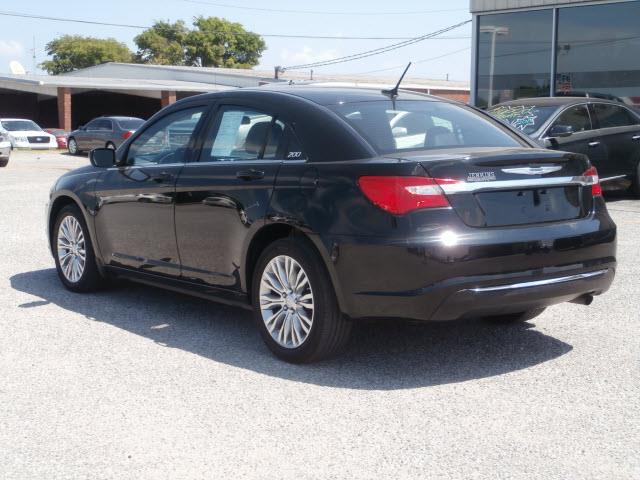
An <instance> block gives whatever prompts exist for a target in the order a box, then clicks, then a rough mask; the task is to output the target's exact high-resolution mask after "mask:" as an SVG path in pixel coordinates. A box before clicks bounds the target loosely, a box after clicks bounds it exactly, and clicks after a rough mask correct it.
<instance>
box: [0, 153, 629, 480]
mask: <svg viewBox="0 0 640 480" xmlns="http://www.w3.org/2000/svg"><path fill="white" fill-rule="evenodd" d="M86 162H87V159H86V158H84V157H71V156H68V155H66V154H57V153H36V152H15V154H14V156H13V158H12V159H11V162H10V164H9V166H8V167H7V168H3V169H0V209H1V212H0V232H1V233H2V236H1V239H2V243H1V245H2V249H1V250H0V251H1V253H2V259H1V260H0V332H1V334H0V478H2V479H48V480H50V479H65V480H67V479H89V478H95V479H111V478H114V479H128V478H131V479H156V478H157V479H164V478H171V479H182V478H203V479H204V478H206V479H216V478H220V479H231V478H256V479H272V478H273V479H298V480H301V479H307V478H308V479H324V478H331V479H377V478H394V479H396V478H416V479H425V478H451V479H467V478H488V479H501V478H558V479H569V478H576V479H578V478H579V479H586V478H593V479H632V478H636V479H637V478H640V334H639V331H640V311H639V310H640V308H639V307H640V280H639V279H640V257H639V255H638V252H639V250H640V200H634V199H633V198H631V197H628V196H624V195H616V196H609V197H608V203H609V208H610V211H611V215H612V216H613V218H614V219H615V221H616V223H617V224H618V227H619V247H618V261H619V268H618V272H617V277H616V280H615V282H614V284H613V286H612V288H611V290H610V291H609V292H608V293H607V294H605V295H604V296H601V297H597V298H596V299H595V301H594V302H593V304H592V305H591V306H589V307H585V306H581V305H574V304H564V305H560V306H556V307H553V308H550V309H548V310H547V311H546V312H545V313H544V314H543V315H541V316H540V317H538V318H536V319H534V320H532V321H530V322H527V323H524V324H520V325H509V326H500V325H491V324H486V323H483V322H479V321H464V322H453V323H431V324H412V323H409V322H395V321H394V322H389V321H388V322H374V323H366V324H362V325H359V326H358V327H357V328H356V329H355V332H354V334H353V338H352V339H351V342H350V343H349V345H348V348H347V350H346V352H345V353H344V354H343V355H342V356H341V357H339V358H336V359H334V360H331V361H328V362H323V363H318V364H313V365H306V366H293V365H289V364H286V363H283V362H281V361H278V360H277V359H275V358H274V357H273V356H272V355H271V354H270V353H269V352H268V351H267V349H266V347H265V346H264V345H263V343H262V341H261V339H260V338H259V335H258V333H257V331H256V330H255V328H254V327H253V325H252V319H251V317H250V315H249V314H248V313H247V312H245V311H242V310H237V309H233V308H230V307H225V306H221V305H217V304H214V303H210V302H207V301H204V300H200V299H195V298H190V297H187V296H183V295H178V294H174V293H167V292H165V291H162V290H157V289H154V288H151V287H146V286H139V285H133V284H129V283H123V284H121V285H118V286H115V287H114V288H112V289H110V290H107V291H103V292H100V293H95V294H88V295H79V294H73V293H70V292H68V291H66V290H65V289H64V288H63V287H62V285H61V284H60V283H59V281H58V279H57V276H56V273H55V270H54V263H53V260H52V258H51V257H50V254H49V251H48V248H47V244H46V239H45V233H44V230H45V203H46V201H47V197H48V192H49V188H50V187H51V185H52V184H53V182H54V180H55V179H56V178H57V177H58V176H59V175H61V174H62V173H63V172H65V171H66V170H69V169H71V168H74V167H76V166H81V165H85V164H86Z"/></svg>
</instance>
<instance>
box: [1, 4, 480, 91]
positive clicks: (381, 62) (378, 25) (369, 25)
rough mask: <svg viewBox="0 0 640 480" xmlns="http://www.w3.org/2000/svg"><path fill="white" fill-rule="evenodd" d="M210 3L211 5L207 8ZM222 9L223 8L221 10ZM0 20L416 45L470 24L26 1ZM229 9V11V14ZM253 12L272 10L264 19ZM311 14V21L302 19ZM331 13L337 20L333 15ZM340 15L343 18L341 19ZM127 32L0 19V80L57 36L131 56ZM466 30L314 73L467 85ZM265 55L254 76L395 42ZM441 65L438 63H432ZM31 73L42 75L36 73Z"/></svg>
mask: <svg viewBox="0 0 640 480" xmlns="http://www.w3.org/2000/svg"><path fill="white" fill-rule="evenodd" d="M213 3H217V4H218V5H213ZM222 5H225V6H222ZM7 7H8V8H6V9H5V7H2V8H0V12H20V13H28V14H37V15H48V16H55V17H65V18H73V19H82V20H94V21H96V20H97V21H101V22H108V23H122V24H134V25H143V26H146V25H151V24H152V23H153V22H154V21H155V20H169V21H176V20H179V19H180V20H184V21H185V22H186V23H187V24H190V23H191V21H192V19H193V17H195V16H198V15H204V16H218V17H222V18H225V19H227V20H231V21H234V22H239V23H241V24H242V25H243V26H244V27H245V29H247V30H250V31H252V32H255V33H259V34H291V35H325V36H360V37H416V36H420V35H425V34H427V33H430V32H433V31H436V30H439V29H441V28H444V27H447V26H450V25H453V24H456V23H460V22H462V21H464V20H467V19H470V18H471V16H470V14H469V10H468V8H469V0H448V1H446V2H442V1H435V0H431V1H426V0H395V1H386V2H383V1H380V0H369V1H367V0H352V1H350V2H346V1H344V0H342V1H338V0H323V1H322V2H300V1H291V0H270V1H269V2H264V0H262V1H259V0H165V1H161V0H129V1H124V0H109V1H107V2H104V1H100V2H96V1H93V0H84V1H80V0H68V1H65V0H60V1H57V2H51V1H50V0H47V1H45V0H29V1H27V2H25V3H21V2H10V3H8V4H7ZM232 7H236V8H232ZM254 9H273V10H278V11H264V10H254ZM309 12H314V13H309ZM337 12H339V14H337ZM345 13H348V14H345ZM140 31H141V30H139V29H135V28H123V27H111V26H98V25H84V24H78V23H67V22H55V21H48V20H36V19H30V18H15V17H8V16H1V15H0V72H9V62H10V61H11V60H18V61H19V62H20V63H22V64H23V65H24V67H25V69H26V70H27V71H33V65H34V61H33V58H32V56H33V54H32V52H33V46H34V38H35V54H36V63H40V62H42V61H43V60H46V58H47V57H46V52H45V45H46V43H47V42H49V41H51V40H53V39H54V38H56V37H58V36H60V35H65V34H72V35H90V36H95V37H100V38H107V37H113V38H116V39H117V40H119V41H122V42H124V43H126V44H127V45H128V46H129V48H131V49H132V50H134V51H135V44H134V43H133V38H134V37H135V36H136V35H137V34H138V33H139V32H140ZM470 34H471V24H467V25H464V26H462V27H460V28H458V29H456V30H453V31H451V32H448V33H445V34H443V35H442V37H444V38H442V39H432V40H425V41H423V42H419V43H417V44H415V45H411V46H408V47H404V48H400V49H397V50H394V51H392V52H389V53H384V54H381V55H376V56H372V57H368V58H364V59H361V60H357V61H353V62H346V63H340V64H337V65H331V66H325V67H316V68H314V72H316V73H317V74H320V73H327V74H332V73H340V74H364V73H366V74H368V75H377V76H394V75H399V74H400V73H401V72H402V70H403V68H404V66H405V65H406V63H407V62H409V61H412V62H417V63H414V65H413V66H412V68H411V70H410V73H409V76H419V77H425V78H430V79H445V78H447V75H448V78H449V79H450V80H463V81H467V80H468V79H469V61H470V50H469V46H470V45H471V38H470ZM264 39H265V41H266V44H267V50H266V51H265V52H264V53H263V55H262V58H261V61H260V64H259V65H258V67H257V68H259V69H264V70H269V71H273V68H274V66H276V65H280V66H291V65H299V64H304V63H311V62H316V61H321V60H328V59H331V58H336V57H341V56H345V55H351V54H354V53H359V52H362V51H365V50H370V49H375V48H380V47H384V46H386V45H389V44H393V43H396V42H398V41H401V40H390V39H386V40H385V39H376V40H370V39H367V40H344V39H339V40H335V39H328V40H327V39H322V40H320V39H283V38H273V37H265V38H264ZM435 57H441V58H435ZM37 73H42V72H41V71H39V70H38V72H37Z"/></svg>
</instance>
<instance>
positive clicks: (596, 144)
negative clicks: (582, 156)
mask: <svg viewBox="0 0 640 480" xmlns="http://www.w3.org/2000/svg"><path fill="white" fill-rule="evenodd" d="M598 145H600V142H589V148H594V147H597V146H598Z"/></svg>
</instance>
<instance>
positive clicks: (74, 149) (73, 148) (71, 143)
mask: <svg viewBox="0 0 640 480" xmlns="http://www.w3.org/2000/svg"><path fill="white" fill-rule="evenodd" d="M69 153H71V154H72V155H75V154H76V153H78V144H77V143H76V141H75V140H74V139H73V138H72V139H71V140H69Z"/></svg>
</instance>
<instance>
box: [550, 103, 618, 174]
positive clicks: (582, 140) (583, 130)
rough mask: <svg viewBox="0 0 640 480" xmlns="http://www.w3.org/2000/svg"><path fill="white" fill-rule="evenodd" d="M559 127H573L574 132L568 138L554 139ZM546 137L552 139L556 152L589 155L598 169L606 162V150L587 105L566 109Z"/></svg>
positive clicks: (558, 137)
mask: <svg viewBox="0 0 640 480" xmlns="http://www.w3.org/2000/svg"><path fill="white" fill-rule="evenodd" d="M558 126H566V127H571V128H572V130H573V132H572V133H571V134H570V135H568V136H566V137H560V136H556V137H554V136H553V129H554V127H558ZM544 137H547V138H551V141H552V145H553V147H554V149H555V150H564V151H567V152H574V153H581V154H583V155H587V156H588V157H589V159H590V160H591V163H592V164H593V165H595V166H596V167H597V168H599V166H600V165H601V164H602V163H603V162H604V161H605V160H606V148H605V147H604V145H602V144H601V142H600V138H599V137H598V132H597V131H596V130H594V129H593V123H592V121H591V114H590V113H589V109H588V106H587V104H586V103H584V104H580V105H570V106H568V107H566V108H564V109H563V110H562V111H561V112H560V113H559V114H558V116H557V118H556V119H555V120H554V121H553V122H552V123H551V126H550V127H549V129H548V130H547V132H546V134H545V135H544Z"/></svg>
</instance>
